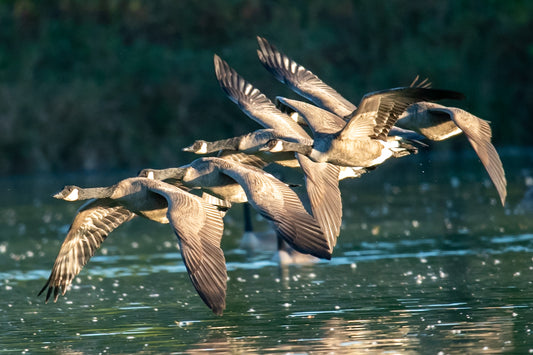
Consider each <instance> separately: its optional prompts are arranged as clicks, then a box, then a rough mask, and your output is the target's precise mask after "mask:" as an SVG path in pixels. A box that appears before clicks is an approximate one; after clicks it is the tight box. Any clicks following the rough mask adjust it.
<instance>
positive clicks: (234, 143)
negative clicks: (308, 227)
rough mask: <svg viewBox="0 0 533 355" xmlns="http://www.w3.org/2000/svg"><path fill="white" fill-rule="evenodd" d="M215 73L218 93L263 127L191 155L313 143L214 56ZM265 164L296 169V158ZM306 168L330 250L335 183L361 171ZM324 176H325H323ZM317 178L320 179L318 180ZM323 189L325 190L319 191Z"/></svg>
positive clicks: (336, 209) (336, 223)
mask: <svg viewBox="0 0 533 355" xmlns="http://www.w3.org/2000/svg"><path fill="white" fill-rule="evenodd" d="M214 65H215V73H216V77H217V80H218V81H219V83H220V86H221V88H222V90H223V91H224V92H225V93H226V94H227V96H228V97H229V98H230V100H231V101H233V102H234V103H236V104H237V105H238V106H239V108H241V110H242V111H243V112H244V113H245V114H246V115H247V116H249V117H250V118H252V119H253V120H254V121H256V122H258V123H259V124H260V125H262V126H263V127H265V128H264V129H261V130H257V131H255V132H252V133H250V134H247V135H244V136H240V137H235V138H230V139H225V140H221V141H216V142H205V141H197V142H195V143H194V144H193V145H192V146H190V147H187V148H185V149H184V150H186V151H192V152H196V153H198V152H201V153H207V152H213V151H217V150H219V149H230V150H232V151H233V150H239V151H243V152H245V153H254V154H255V152H259V148H261V147H263V146H264V145H265V144H266V143H267V142H268V141H270V140H272V139H275V138H282V139H286V140H289V141H294V142H300V143H303V144H312V142H313V140H312V139H311V137H310V136H309V135H308V134H307V132H306V131H305V130H304V129H303V128H302V127H301V126H300V125H299V124H297V123H296V122H294V121H293V120H292V119H291V118H290V117H288V116H287V115H286V114H284V113H283V112H281V111H280V110H278V109H277V108H276V106H275V105H274V104H273V103H272V101H270V100H269V99H268V98H267V97H266V96H265V95H264V94H263V93H261V91H259V89H257V88H255V87H254V86H253V85H252V84H250V83H249V82H248V81H246V80H245V79H244V78H243V77H242V76H240V75H239V74H238V73H237V72H236V71H235V70H234V69H233V68H231V67H230V66H229V65H228V63H226V62H225V61H224V60H222V59H221V58H220V57H218V56H217V55H215V56H214ZM261 159H263V160H264V161H265V162H266V163H270V162H274V163H276V164H280V165H284V166H289V167H300V165H301V162H300V159H298V160H297V159H295V158H294V153H292V152H289V153H285V155H284V156H283V157H281V158H280V157H278V156H277V155H272V154H269V155H266V156H262V157H261ZM305 164H306V168H305V169H303V171H304V174H305V175H306V176H307V177H306V186H307V192H308V194H309V195H312V197H311V196H310V200H311V204H310V208H311V211H312V213H313V216H314V217H315V218H316V219H317V221H318V222H319V224H320V225H321V227H322V229H323V231H324V233H325V234H326V236H327V239H328V241H329V243H330V249H331V250H333V247H334V246H335V244H336V238H337V236H338V235H339V233H340V224H341V222H342V220H341V219H342V218H341V217H342V201H341V197H340V191H339V189H338V183H337V182H335V183H333V182H331V181H333V180H335V181H337V180H338V179H340V178H346V177H355V176H359V175H361V174H363V173H364V172H365V171H366V170H364V169H352V168H351V167H349V168H346V169H341V168H339V167H334V166H330V167H328V166H326V165H320V164H319V163H314V162H312V161H306V162H305ZM324 175H327V177H326V176H324ZM318 176H324V177H320V178H318ZM319 181H320V182H325V181H329V182H328V183H327V184H326V185H324V186H322V187H320V188H317V185H316V184H317V183H318V182H319ZM323 190H327V191H323ZM318 191H320V196H321V199H318V198H317V197H318V195H317V192H318Z"/></svg>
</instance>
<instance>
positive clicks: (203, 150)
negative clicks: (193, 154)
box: [197, 142, 207, 154]
mask: <svg viewBox="0 0 533 355" xmlns="http://www.w3.org/2000/svg"><path fill="white" fill-rule="evenodd" d="M197 153H198V154H205V153H207V143H206V142H202V145H201V146H200V149H198V151H197Z"/></svg>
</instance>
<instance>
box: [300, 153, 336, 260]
mask: <svg viewBox="0 0 533 355" xmlns="http://www.w3.org/2000/svg"><path fill="white" fill-rule="evenodd" d="M297 158H298V161H299V162H300V166H301V167H302V170H303V172H304V174H305V187H306V191H307V195H308V197H309V202H310V204H311V210H312V212H313V217H315V219H316V220H317V222H318V224H319V225H320V227H321V228H322V231H323V232H324V234H325V236H326V238H327V240H328V244H329V248H330V252H333V248H334V247H335V245H336V244H337V237H338V236H339V234H340V229H341V223H342V199H341V192H340V190H339V172H340V167H339V166H336V165H333V164H328V163H316V162H314V161H312V160H311V159H309V158H308V157H306V156H305V155H302V154H297Z"/></svg>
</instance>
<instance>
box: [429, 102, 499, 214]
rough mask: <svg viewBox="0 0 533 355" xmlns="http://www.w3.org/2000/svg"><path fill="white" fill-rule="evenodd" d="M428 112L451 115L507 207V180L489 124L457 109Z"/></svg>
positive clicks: (440, 108) (447, 108)
mask: <svg viewBox="0 0 533 355" xmlns="http://www.w3.org/2000/svg"><path fill="white" fill-rule="evenodd" d="M428 112H430V113H432V114H438V113H441V114H446V115H449V117H450V118H451V119H452V120H453V121H454V122H455V124H456V125H457V127H459V128H460V129H461V130H462V131H463V132H464V134H465V135H466V138H468V141H469V142H470V144H471V145H472V148H474V150H475V151H476V154H477V156H478V157H479V160H481V163H483V166H484V167H485V170H487V173H488V174H489V176H490V179H491V180H492V182H493V184H494V186H495V187H496V190H497V191H498V194H499V196H500V201H501V203H502V205H505V198H506V197H507V180H506V178H505V171H504V170H503V165H502V161H501V160H500V156H499V155H498V152H497V151H496V148H494V146H493V145H492V143H491V138H492V130H491V128H490V125H489V122H488V121H485V120H483V119H481V118H479V117H477V116H474V115H472V114H471V113H469V112H466V111H464V110H461V109H459V108H455V107H445V106H439V107H434V108H429V109H428Z"/></svg>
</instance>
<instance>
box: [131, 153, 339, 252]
mask: <svg viewBox="0 0 533 355" xmlns="http://www.w3.org/2000/svg"><path fill="white" fill-rule="evenodd" d="M139 175H140V176H151V177H153V178H155V179H158V180H165V179H168V178H172V179H177V180H179V181H181V182H182V183H183V184H184V185H185V186H187V187H190V188H201V189H202V190H205V191H206V192H208V193H209V194H212V195H214V196H215V197H218V198H220V199H222V200H225V201H229V202H232V203H242V202H248V203H250V204H251V205H252V207H254V208H255V209H256V210H257V211H258V212H259V213H260V214H261V215H262V216H263V217H265V218H266V219H267V220H269V221H272V222H273V224H274V226H275V228H276V232H277V233H278V234H279V235H280V236H281V237H282V238H283V239H284V240H285V241H287V242H288V243H289V245H291V246H292V247H293V248H295V249H296V250H298V251H300V252H302V253H308V254H311V255H314V256H316V257H319V258H325V259H330V258H331V250H330V246H329V243H328V241H327V239H326V237H325V236H324V233H323V232H322V229H321V227H320V225H319V224H317V222H316V220H315V219H314V218H313V216H311V215H310V214H309V213H308V212H307V211H306V210H305V208H304V206H303V205H302V202H301V201H300V199H299V197H298V196H297V195H296V193H295V192H294V191H293V190H292V189H291V188H290V187H289V186H287V185H286V184H284V183H282V182H281V181H279V180H278V179H276V178H275V177H273V176H272V175H270V174H268V173H266V172H264V171H263V170H261V169H257V168H254V167H251V166H246V165H243V164H239V163H236V162H234V161H229V160H225V159H221V158H215V157H209V158H201V159H196V160H194V161H193V162H191V163H190V164H188V165H185V166H183V167H178V168H169V169H162V170H154V169H145V170H143V171H141V173H140V174H139Z"/></svg>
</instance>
